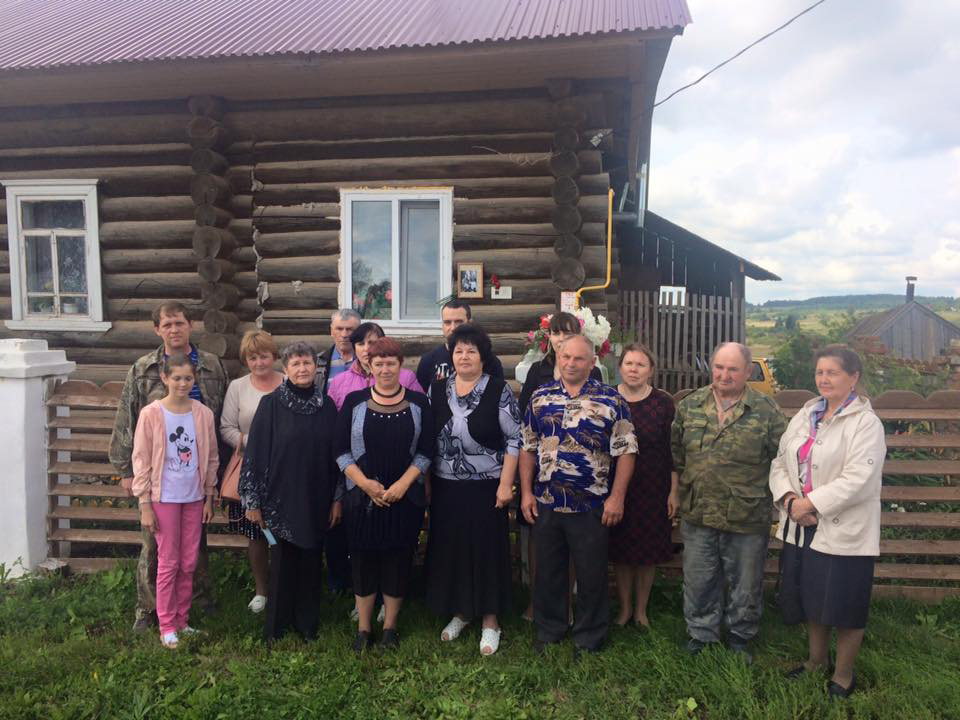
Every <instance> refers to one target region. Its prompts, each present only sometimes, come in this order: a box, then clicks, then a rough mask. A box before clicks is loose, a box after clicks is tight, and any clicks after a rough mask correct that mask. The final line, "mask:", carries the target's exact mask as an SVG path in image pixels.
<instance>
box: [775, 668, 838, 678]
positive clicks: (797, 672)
mask: <svg viewBox="0 0 960 720" xmlns="http://www.w3.org/2000/svg"><path fill="white" fill-rule="evenodd" d="M824 670H828V671H829V672H830V674H833V668H832V667H831V668H827V666H826V665H818V666H817V667H815V668H813V669H812V670H811V669H809V668H808V667H807V666H806V665H804V664H801V665H797V666H796V667H795V668H793V669H792V670H787V672H785V673H784V674H783V676H784V677H785V678H786V679H787V680H798V679H800V678H802V677H803V676H804V675H806V674H807V673H814V672H823V671H824Z"/></svg>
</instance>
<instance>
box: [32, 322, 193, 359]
mask: <svg viewBox="0 0 960 720" xmlns="http://www.w3.org/2000/svg"><path fill="white" fill-rule="evenodd" d="M203 332H204V328H203V323H202V322H201V323H194V324H193V328H192V333H195V334H196V335H197V337H200V336H201V335H202V334H203ZM18 334H20V333H18ZM27 335H29V336H30V337H41V338H51V336H52V338H54V339H55V343H52V344H55V345H56V346H57V347H62V348H68V347H98V348H133V347H139V348H144V347H145V348H156V347H157V346H158V345H159V344H160V342H159V338H158V337H157V334H156V333H155V332H154V327H153V322H152V321H149V320H143V321H127V320H117V321H115V322H114V323H113V326H112V327H111V328H110V329H109V330H107V331H106V332H105V333H89V332H56V333H39V332H38V333H27ZM141 354H142V353H141Z"/></svg>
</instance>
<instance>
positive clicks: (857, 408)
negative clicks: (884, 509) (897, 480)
mask: <svg viewBox="0 0 960 720" xmlns="http://www.w3.org/2000/svg"><path fill="white" fill-rule="evenodd" d="M818 400H819V398H816V399H813V400H810V401H809V402H808V403H806V404H805V405H804V406H803V408H802V409H801V410H800V412H798V413H797V414H796V415H795V416H794V417H793V419H792V420H791V421H790V424H789V425H788V426H787V430H786V432H785V433H784V434H783V437H781V438H780V449H779V451H778V452H777V457H776V458H774V460H773V463H772V464H771V466H770V491H771V492H772V493H773V500H774V503H775V504H776V505H777V507H778V508H779V509H780V527H781V528H783V523H784V522H786V517H787V514H786V509H785V507H784V503H783V502H782V499H783V497H784V496H785V495H786V494H787V493H790V492H793V493H796V494H797V495H798V496H800V495H801V488H802V486H803V483H802V480H801V479H800V468H799V462H798V461H797V451H798V450H799V449H800V447H801V446H802V445H803V444H804V443H805V442H806V441H807V438H808V437H809V436H810V414H811V412H812V411H813V408H814V406H815V405H816V404H817V402H818ZM886 453H887V446H886V443H885V442H884V439H883V424H882V423H881V422H880V418H878V417H877V416H876V414H875V413H874V412H873V408H872V407H871V406H870V401H869V400H866V399H864V398H862V397H858V398H857V399H856V400H854V401H853V402H852V403H850V405H848V406H847V407H846V408H844V410H843V412H841V413H840V414H839V415H834V416H833V417H832V418H830V419H829V420H827V421H826V422H823V423H821V424H820V428H819V430H818V431H817V439H816V441H815V443H814V446H813V451H812V452H811V454H810V463H811V470H812V474H813V491H812V492H811V493H810V494H809V495H808V498H809V499H810V502H812V503H813V505H814V507H816V508H817V517H818V519H819V525H818V526H817V534H816V535H815V536H814V539H813V543H811V547H812V548H813V549H814V550H817V551H819V552H822V553H828V554H830V555H879V554H880V486H881V484H882V475H883V459H884V457H885V456H886ZM793 539H794V533H793V530H792V528H791V530H790V532H788V533H787V540H788V542H791V543H792V542H793Z"/></svg>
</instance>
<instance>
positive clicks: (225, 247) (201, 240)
mask: <svg viewBox="0 0 960 720" xmlns="http://www.w3.org/2000/svg"><path fill="white" fill-rule="evenodd" d="M236 249H237V239H236V238H235V237H234V236H233V233H231V232H230V231H229V230H223V229H221V228H216V227H211V226H209V225H205V226H198V227H196V228H195V229H194V231H193V254H194V255H195V256H196V257H198V258H227V257H230V255H231V254H232V253H233V252H234V251H235V250H236Z"/></svg>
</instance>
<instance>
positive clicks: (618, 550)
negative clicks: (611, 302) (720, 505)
mask: <svg viewBox="0 0 960 720" xmlns="http://www.w3.org/2000/svg"><path fill="white" fill-rule="evenodd" d="M655 368H656V362H655V360H654V358H653V353H651V352H650V350H649V349H647V348H646V347H645V346H644V345H641V344H639V343H635V344H633V345H627V346H626V347H625V348H624V349H623V354H622V355H621V356H620V376H621V378H622V379H623V382H621V383H620V384H619V385H618V386H617V390H619V391H620V394H621V395H622V396H623V398H624V399H625V400H626V401H627V404H628V405H629V406H630V416H631V419H632V420H633V427H634V430H635V431H636V433H637V447H638V452H637V461H636V465H635V469H634V471H633V477H632V478H631V479H630V486H629V488H628V489H627V499H626V502H625V503H624V510H623V521H622V522H621V523H620V524H619V525H616V526H614V527H613V528H612V529H611V531H610V561H611V562H612V563H613V564H614V572H615V574H616V577H617V592H618V594H619V596H620V614H619V615H618V616H617V624H618V625H626V624H627V623H628V622H629V621H630V618H631V617H632V618H633V621H634V622H635V623H637V624H638V625H642V626H643V627H649V626H650V621H649V620H648V618H647V601H648V600H649V599H650V588H651V587H652V586H653V576H654V572H655V570H656V567H655V566H656V565H657V564H659V563H662V562H666V561H667V560H669V559H670V558H671V557H672V556H673V541H672V540H671V533H672V522H671V521H672V519H673V517H674V516H675V515H676V513H677V508H678V507H679V501H678V499H677V487H676V485H674V484H672V483H671V479H670V474H671V471H672V470H673V459H672V457H671V454H670V425H671V423H672V422H673V415H674V405H673V398H672V397H671V396H670V395H669V394H667V393H665V392H663V391H662V390H656V389H655V388H654V387H653V386H652V385H651V382H652V380H653V376H654V372H655ZM634 593H636V604H634V602H633V595H634Z"/></svg>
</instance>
